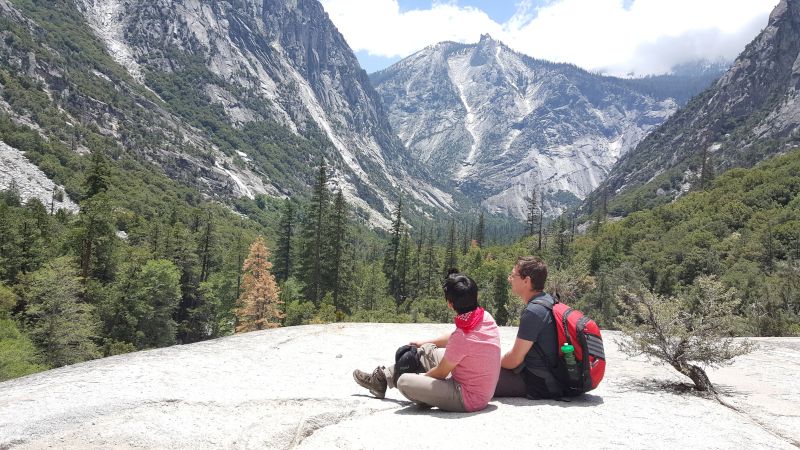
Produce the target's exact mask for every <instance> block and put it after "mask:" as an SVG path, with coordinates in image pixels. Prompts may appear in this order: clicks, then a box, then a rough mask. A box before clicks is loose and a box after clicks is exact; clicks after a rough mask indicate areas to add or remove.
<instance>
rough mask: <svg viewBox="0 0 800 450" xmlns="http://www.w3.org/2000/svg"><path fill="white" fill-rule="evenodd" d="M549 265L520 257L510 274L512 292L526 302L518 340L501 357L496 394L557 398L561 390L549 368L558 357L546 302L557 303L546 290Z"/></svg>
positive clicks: (521, 317) (531, 258) (538, 260)
mask: <svg viewBox="0 0 800 450" xmlns="http://www.w3.org/2000/svg"><path fill="white" fill-rule="evenodd" d="M545 281H547V265H546V264H545V263H544V261H542V260H541V259H539V258H535V257H531V256H526V257H521V258H519V259H517V262H516V264H514V269H513V270H512V271H511V274H510V275H509V276H508V282H509V283H510V284H511V291H512V292H513V293H514V295H516V296H518V297H519V298H520V299H521V300H522V302H523V303H524V304H525V309H523V310H522V314H521V315H520V320H519V330H518V331H517V339H516V340H515V341H514V346H513V347H512V348H511V350H510V351H509V352H508V353H506V354H505V355H503V358H502V359H501V360H500V366H501V367H502V369H501V370H500V377H499V379H498V381H497V387H496V389H495V394H494V395H495V397H527V398H531V399H546V398H556V397H559V396H561V394H562V389H561V386H560V383H559V382H558V381H557V380H556V378H555V377H554V376H553V374H552V373H551V371H550V368H551V367H555V365H556V362H557V360H558V359H557V358H558V347H557V346H558V336H557V334H556V328H555V325H554V323H553V314H552V312H551V311H550V310H549V309H547V308H546V307H545V306H542V305H539V304H537V303H536V302H535V301H534V300H536V301H543V302H546V303H548V304H550V305H553V304H554V303H555V302H554V300H553V298H552V297H551V296H550V295H549V294H547V293H546V292H544V284H545Z"/></svg>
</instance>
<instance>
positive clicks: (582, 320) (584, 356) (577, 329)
mask: <svg viewBox="0 0 800 450" xmlns="http://www.w3.org/2000/svg"><path fill="white" fill-rule="evenodd" d="M557 298H558V297H557V296H555V297H554V298H553V301H554V304H553V305H551V304H550V303H549V302H546V301H542V300H538V299H537V300H534V303H536V304H537V305H542V306H544V307H545V308H547V309H549V310H550V311H551V312H552V313H553V322H555V325H556V331H557V333H558V355H559V358H558V365H557V366H556V367H555V368H553V370H552V372H553V375H554V376H555V377H556V379H557V380H558V381H559V382H560V383H561V385H562V386H563V388H564V395H565V396H572V395H579V394H582V393H584V392H588V391H591V390H592V389H594V388H596V387H597V385H598V384H600V381H601V380H602V379H603V375H604V374H605V371H606V355H605V352H604V351H603V337H602V336H601V335H600V327H598V326H597V323H595V321H594V320H592V319H590V318H589V317H588V316H585V315H583V313H582V312H580V311H578V310H577V309H572V308H570V307H569V306H567V305H565V304H563V303H561V302H559V301H558V299H557ZM565 343H569V344H572V346H573V347H575V361H576V362H577V368H578V373H577V379H573V380H571V379H570V377H569V376H568V375H567V369H566V362H565V361H564V354H563V353H562V352H561V346H562V345H564V344H565Z"/></svg>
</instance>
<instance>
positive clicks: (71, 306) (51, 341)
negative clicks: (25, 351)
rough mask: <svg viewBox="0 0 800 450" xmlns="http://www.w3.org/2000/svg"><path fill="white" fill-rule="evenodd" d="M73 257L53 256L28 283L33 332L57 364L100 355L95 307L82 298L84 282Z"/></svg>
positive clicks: (42, 349) (32, 335)
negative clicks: (94, 313) (96, 343)
mask: <svg viewBox="0 0 800 450" xmlns="http://www.w3.org/2000/svg"><path fill="white" fill-rule="evenodd" d="M76 272H77V271H76V269H75V268H74V267H73V266H72V262H71V261H70V258H69V257H60V258H56V259H53V260H51V261H50V262H48V263H47V264H45V265H44V266H43V267H42V268H41V269H39V270H37V271H36V272H33V273H32V274H31V276H30V279H29V280H28V281H27V283H26V286H25V290H24V291H25V300H26V302H27V308H26V310H25V315H26V317H27V318H28V321H29V322H30V324H31V326H30V336H31V339H32V340H33V341H34V342H35V343H36V345H37V346H38V347H39V348H40V349H41V351H42V353H43V354H44V355H45V357H46V359H47V362H48V363H49V364H51V365H53V366H54V367H60V366H64V365H67V364H74V363H78V362H82V361H86V360H89V359H92V358H96V357H98V356H99V351H98V349H97V346H96V345H95V344H94V342H93V338H94V337H95V335H96V332H97V330H98V327H97V323H96V321H95V319H94V317H93V316H92V307H91V306H90V305H88V304H86V303H82V302H81V301H80V297H81V296H82V295H83V286H82V284H81V281H80V278H79V277H78V274H77V273H76Z"/></svg>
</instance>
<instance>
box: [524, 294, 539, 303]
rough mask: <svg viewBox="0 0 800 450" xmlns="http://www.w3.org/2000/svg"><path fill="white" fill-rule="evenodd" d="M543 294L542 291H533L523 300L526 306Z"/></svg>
mask: <svg viewBox="0 0 800 450" xmlns="http://www.w3.org/2000/svg"><path fill="white" fill-rule="evenodd" d="M541 293H542V291H531V292H530V293H529V294H528V295H526V296H525V297H523V299H524V300H525V304H526V305H527V304H528V303H530V301H531V300H533V298H534V297H536V296H538V295H539V294H541Z"/></svg>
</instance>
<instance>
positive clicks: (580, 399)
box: [492, 394, 604, 408]
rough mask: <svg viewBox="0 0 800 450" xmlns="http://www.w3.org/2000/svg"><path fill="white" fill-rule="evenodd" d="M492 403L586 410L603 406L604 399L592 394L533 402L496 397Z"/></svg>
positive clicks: (517, 398) (524, 399) (525, 399)
mask: <svg viewBox="0 0 800 450" xmlns="http://www.w3.org/2000/svg"><path fill="white" fill-rule="evenodd" d="M492 401H493V402H497V403H502V404H504V405H510V406H537V405H550V406H558V407H561V408H572V407H576V408H577V407H580V408H585V407H587V406H597V405H602V404H603V403H604V402H603V397H600V396H598V395H592V394H583V395H579V396H577V397H565V398H561V399H558V400H556V399H540V400H531V399H527V398H521V397H495V398H493V399H492Z"/></svg>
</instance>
